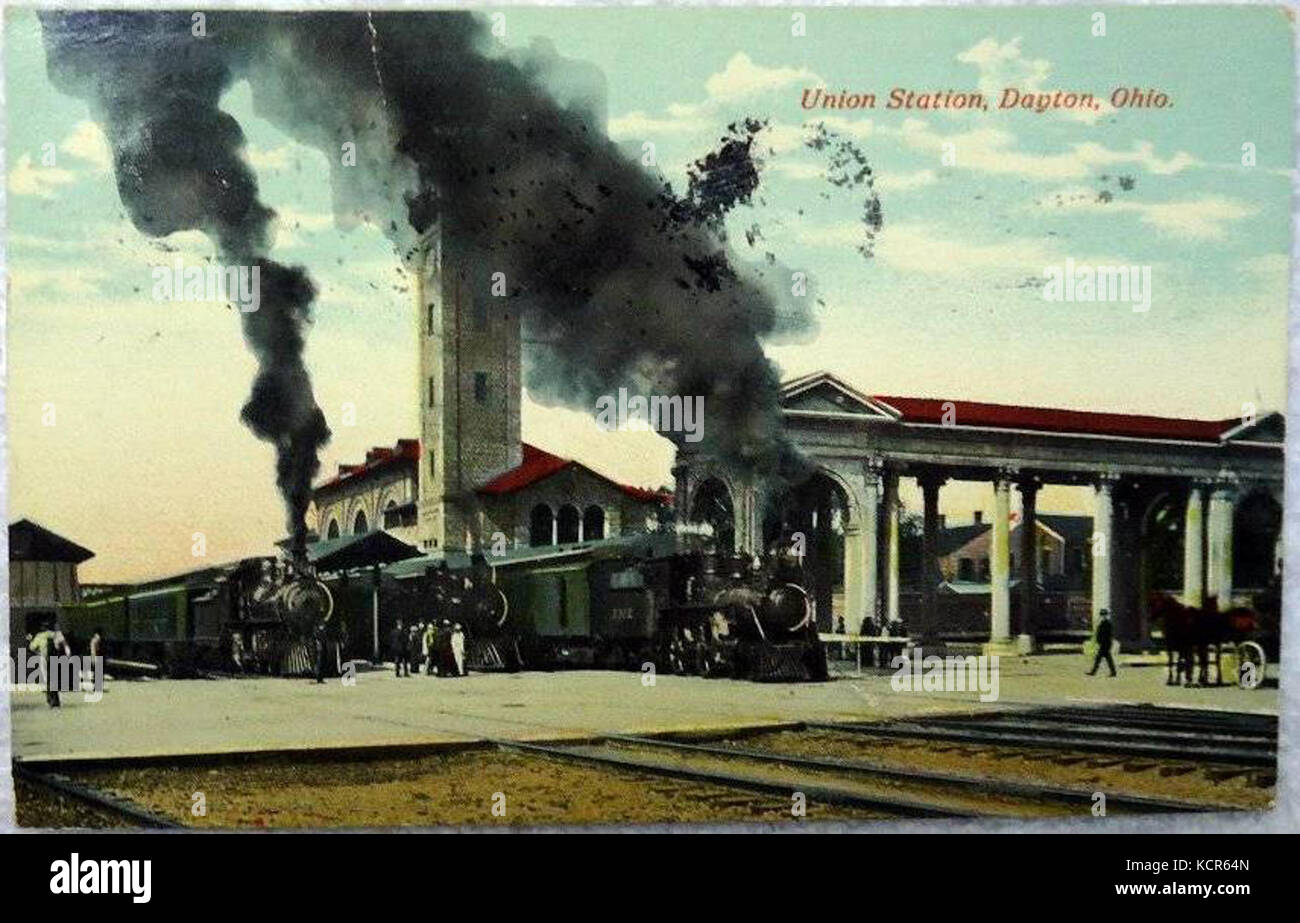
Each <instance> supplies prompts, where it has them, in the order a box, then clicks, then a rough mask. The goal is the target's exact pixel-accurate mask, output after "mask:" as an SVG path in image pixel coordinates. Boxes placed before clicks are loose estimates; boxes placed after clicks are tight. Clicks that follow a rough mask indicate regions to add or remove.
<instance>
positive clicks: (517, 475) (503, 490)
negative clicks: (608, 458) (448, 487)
mask: <svg viewBox="0 0 1300 923" xmlns="http://www.w3.org/2000/svg"><path fill="white" fill-rule="evenodd" d="M523 450H524V459H523V461H522V462H521V463H520V464H519V466H518V467H517V468H511V469H510V470H509V471H506V472H504V473H502V474H499V475H497V476H496V477H494V478H493V479H492V480H490V481H488V482H487V483H486V484H484V485H483V486H482V487H480V488H479V489H478V492H479V493H481V494H489V495H492V496H501V495H503V494H511V493H514V492H515V491H518V490H523V489H524V488H525V487H528V486H529V485H531V484H536V483H537V482H538V481H543V480H545V479H546V478H549V477H550V476H551V475H553V474H556V473H558V472H560V471H563V470H565V469H566V468H578V469H581V470H583V471H585V472H587V473H588V474H590V475H591V476H592V477H596V478H599V479H600V480H602V481H604V482H606V483H607V484H612V485H613V486H615V487H617V488H618V489H619V490H621V491H623V493H625V494H627V495H628V496H629V497H632V498H633V499H635V500H640V501H641V502H643V503H667V502H668V500H669V498H668V497H667V496H666V495H665V494H663V493H661V492H660V491H657V490H647V489H646V488H644V487H632V486H631V485H628V484H620V483H618V482H617V481H615V480H612V479H611V478H607V477H605V475H603V474H601V473H600V472H599V471H593V470H592V469H590V468H588V467H587V466H586V465H584V464H582V463H581V462H577V461H574V460H573V459H571V458H560V456H558V455H552V454H551V453H550V452H547V451H545V450H543V449H539V448H537V446H534V445H529V444H528V443H526V442H525V443H523Z"/></svg>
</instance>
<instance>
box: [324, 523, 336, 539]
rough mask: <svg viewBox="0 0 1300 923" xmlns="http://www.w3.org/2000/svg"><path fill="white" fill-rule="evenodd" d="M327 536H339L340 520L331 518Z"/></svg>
mask: <svg viewBox="0 0 1300 923" xmlns="http://www.w3.org/2000/svg"><path fill="white" fill-rule="evenodd" d="M325 537H326V538H338V537H339V521H338V520H337V519H331V520H330V524H329V528H327V529H326V530H325Z"/></svg>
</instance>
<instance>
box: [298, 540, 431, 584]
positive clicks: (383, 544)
mask: <svg viewBox="0 0 1300 923" xmlns="http://www.w3.org/2000/svg"><path fill="white" fill-rule="evenodd" d="M418 557H420V550H419V549H418V548H416V547H415V546H414V545H408V544H407V543H406V542H403V541H401V540H399V539H396V538H393V536H391V535H389V534H388V533H387V532H383V531H381V530H376V531H374V532H367V533H365V534H364V535H342V536H339V537H338V538H330V539H326V540H325V541H323V542H312V543H311V544H309V545H308V546H307V560H308V561H310V562H311V564H312V565H314V566H315V568H316V569H317V570H318V571H321V572H322V573H336V572H338V571H345V570H355V569H357V568H369V567H375V566H376V565H383V564H392V563H393V562H394V561H405V560H406V559H408V558H418Z"/></svg>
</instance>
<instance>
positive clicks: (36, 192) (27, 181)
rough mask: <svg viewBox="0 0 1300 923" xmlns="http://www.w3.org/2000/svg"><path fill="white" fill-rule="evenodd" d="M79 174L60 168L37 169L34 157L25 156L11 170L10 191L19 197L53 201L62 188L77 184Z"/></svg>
mask: <svg viewBox="0 0 1300 923" xmlns="http://www.w3.org/2000/svg"><path fill="white" fill-rule="evenodd" d="M76 179H77V174H75V173H73V172H72V171H71V170H63V169H60V168H59V167H36V166H33V165H32V155H31V154H23V155H22V156H20V157H19V158H18V161H17V163H15V164H14V165H13V167H12V168H11V169H10V170H9V191H10V192H11V193H13V194H14V195H17V196H36V197H37V198H40V199H53V198H54V193H55V190H57V189H58V188H59V187H60V186H66V185H67V184H68V183H72V182H75V181H76Z"/></svg>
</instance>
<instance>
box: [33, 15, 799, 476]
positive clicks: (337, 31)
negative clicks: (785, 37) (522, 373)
mask: <svg viewBox="0 0 1300 923" xmlns="http://www.w3.org/2000/svg"><path fill="white" fill-rule="evenodd" d="M44 18H45V21H46V28H47V36H48V37H47V43H48V44H49V46H50V48H51V49H52V53H51V70H52V72H58V73H60V74H63V75H65V76H63V77H62V80H61V85H63V86H67V87H68V88H69V89H71V90H72V91H73V92H78V93H80V94H82V95H85V94H86V93H87V90H88V89H89V88H96V89H97V91H98V92H96V93H95V94H94V95H96V96H97V97H98V98H99V105H100V108H101V110H102V111H103V113H104V116H105V118H106V120H107V121H108V122H109V124H110V128H109V130H110V137H112V138H113V140H114V147H115V150H117V149H119V148H126V149H130V147H131V139H132V138H133V137H136V136H137V135H138V131H137V126H139V125H140V124H141V123H147V124H149V125H151V126H152V127H153V128H154V129H155V131H154V133H153V134H152V135H151V137H152V138H153V139H154V140H153V141H152V142H151V143H150V144H148V145H145V153H146V154H147V155H148V157H147V158H145V159H148V158H156V159H160V160H161V162H162V164H163V166H162V167H161V168H159V170H157V171H155V172H158V173H160V175H162V176H166V177H168V178H169V179H170V178H171V177H172V176H174V175H176V174H179V175H180V176H181V177H182V178H184V179H185V180H186V181H187V185H189V186H192V187H193V189H194V192H204V191H206V190H208V189H210V187H211V186H212V185H213V183H214V177H215V176H216V175H217V172H218V171H220V172H221V174H222V175H228V176H229V178H230V181H231V182H232V183H233V184H234V185H235V186H237V187H238V190H239V197H240V199H241V201H242V202H243V203H244V204H243V207H242V208H240V207H234V206H231V207H230V208H228V209H223V208H222V206H221V204H220V203H221V202H222V201H223V200H230V199H231V198H232V197H234V195H235V193H234V192H231V193H230V194H228V195H225V196H221V197H217V198H216V199H215V200H214V201H211V202H206V201H205V202H204V203H203V205H202V206H201V207H199V206H195V205H194V204H192V203H193V202H194V200H195V199H196V198H198V196H196V195H194V194H193V193H192V192H191V193H177V192H174V191H172V186H171V184H170V183H169V184H168V187H167V189H168V191H167V192H166V193H164V192H161V191H158V192H149V191H148V190H146V193H147V194H145V195H144V196H143V198H144V200H145V201H144V202H143V203H141V205H140V206H133V207H132V215H133V218H134V219H135V220H136V222H137V224H138V225H140V226H141V227H142V228H144V229H146V230H148V231H150V232H151V233H153V232H163V233H165V232H166V230H167V229H168V228H171V229H176V228H177V227H180V226H203V227H205V229H208V228H207V226H209V225H215V226H216V227H215V230H216V232H217V233H218V235H219V238H220V239H221V240H222V241H223V247H229V246H235V244H236V243H239V244H240V247H239V252H241V253H243V252H244V251H247V250H253V251H255V252H257V253H259V254H260V252H261V251H260V249H257V248H256V247H252V246H250V245H249V243H248V241H249V238H250V237H252V238H255V239H256V240H257V242H258V243H259V244H260V243H261V235H262V232H263V231H264V230H265V226H266V212H265V209H263V208H262V207H261V206H260V205H258V204H257V202H256V195H255V185H254V184H253V180H252V177H251V175H250V174H249V172H248V169H247V167H246V166H245V165H244V164H243V162H242V161H241V160H239V157H238V142H239V130H238V127H237V126H235V125H234V124H233V122H231V121H230V119H229V117H228V116H225V115H224V114H223V113H221V112H219V111H218V110H217V109H216V103H217V96H218V95H219V91H220V89H221V88H222V87H224V86H226V85H227V84H228V82H229V81H230V80H231V79H232V78H233V79H238V78H246V79H248V81H249V83H250V85H251V87H252V90H253V97H254V105H255V108H256V110H257V112H258V113H259V115H262V116H264V117H266V118H268V119H270V120H271V121H272V122H273V123H275V124H276V125H277V126H279V127H281V128H282V129H284V130H286V131H287V132H289V133H290V134H292V135H293V136H294V137H296V138H298V139H299V140H301V141H302V142H303V143H307V144H311V145H314V146H316V147H318V148H319V149H320V150H321V151H322V152H323V153H324V154H325V156H326V158H327V160H328V161H329V162H330V163H331V181H332V189H333V197H334V211H335V219H336V223H338V224H339V225H340V226H344V227H346V226H348V225H350V224H354V223H356V222H358V221H363V220H370V221H373V222H375V223H376V224H378V225H379V226H380V227H382V228H383V229H384V230H385V232H386V233H387V234H388V235H389V237H390V239H391V240H392V241H393V244H394V247H395V249H396V251H397V252H398V254H399V255H401V256H402V257H403V258H408V259H409V257H410V255H411V254H412V253H414V252H416V251H417V250H418V249H419V245H420V240H421V237H422V235H424V234H426V233H427V232H429V231H430V229H431V228H435V227H436V228H437V229H438V230H439V232H440V233H441V234H442V235H443V237H444V239H450V240H452V241H454V244H455V248H456V251H457V252H459V253H463V254H469V255H470V256H469V257H468V259H469V260H470V261H472V262H473V264H474V265H475V266H476V267H477V268H479V269H481V270H483V271H484V272H487V271H489V270H490V271H491V272H500V273H504V274H505V279H506V283H507V286H508V293H509V296H510V297H509V298H508V299H507V303H508V304H509V305H510V309H517V310H520V311H522V312H523V316H524V320H525V325H526V328H527V330H528V333H529V336H530V338H531V339H533V340H535V341H539V342H541V343H544V344H546V345H544V346H542V347H540V349H541V350H542V351H543V352H544V353H545V355H544V356H542V357H534V358H535V361H533V362H532V363H531V364H530V368H529V378H528V382H527V383H528V386H529V389H530V392H531V393H534V394H536V395H537V396H539V397H540V398H542V399H544V400H553V401H558V402H563V403H566V404H569V405H571V406H575V407H579V408H584V407H585V408H587V409H588V410H592V409H594V406H595V401H596V399H597V398H598V397H600V396H602V395H607V394H612V393H615V392H616V390H617V389H618V388H619V387H620V386H625V387H629V388H630V389H632V390H634V391H638V392H640V393H652V394H666V395H686V396H695V395H702V396H703V397H704V399H705V404H704V409H705V428H704V432H705V441H704V443H703V445H702V446H701V447H702V448H704V449H705V450H707V451H711V452H713V453H715V454H716V455H718V456H720V457H722V458H723V459H725V460H726V461H728V462H730V463H731V464H732V465H734V466H736V467H738V468H741V469H745V470H751V471H756V472H760V473H784V474H787V475H789V474H792V473H794V472H795V471H797V470H798V469H799V468H800V461H799V459H798V458H797V456H796V454H795V453H794V452H793V450H792V449H791V448H790V446H789V444H788V443H787V441H786V439H785V436H784V432H783V429H782V426H781V420H780V413H779V408H778V398H779V376H778V373H777V370H776V369H775V368H774V366H773V365H772V363H771V362H769V361H768V359H767V358H766V357H765V355H764V353H763V349H762V342H763V341H764V340H765V339H766V338H768V337H770V336H773V335H779V334H788V333H789V332H791V331H797V330H800V329H807V328H808V327H809V326H810V324H811V320H810V318H811V311H810V309H809V307H808V301H809V300H810V298H808V297H800V296H798V295H792V294H790V293H791V279H790V278H788V277H785V278H781V277H779V276H778V275H777V273H776V272H775V271H773V269H772V267H770V266H769V267H768V268H767V270H755V269H753V268H750V267H737V266H736V265H735V264H734V261H733V256H732V254H731V251H730V250H729V248H728V246H727V243H726V241H725V239H724V237H723V236H722V234H721V233H720V228H721V224H722V218H723V216H724V214H725V212H726V211H727V210H729V209H730V208H731V207H732V205H734V204H736V203H741V204H743V203H745V202H748V201H749V198H750V196H751V194H752V193H753V190H754V188H755V187H756V183H757V173H756V171H755V170H753V169H752V163H751V161H750V158H749V152H750V146H751V145H750V144H749V143H747V142H746V141H745V134H746V128H748V127H750V126H747V125H742V126H741V127H740V131H739V132H735V131H734V129H735V128H736V126H732V129H733V131H732V132H730V133H729V135H728V136H727V137H724V138H723V139H722V141H723V146H722V148H721V149H720V150H719V152H718V154H717V156H716V157H714V158H713V159H712V160H710V159H709V158H705V159H704V160H702V161H701V162H699V163H697V164H696V167H697V171H696V173H695V174H693V176H692V182H691V184H690V188H689V189H688V190H687V191H686V192H685V193H684V194H683V195H681V196H678V195H676V194H673V192H672V190H665V188H664V187H663V185H662V183H661V182H660V181H659V180H657V179H656V178H655V177H654V176H653V175H652V173H651V171H650V170H648V169H646V166H645V165H644V164H643V163H641V162H638V161H637V160H634V159H632V158H631V157H629V155H628V154H627V153H625V152H624V151H622V150H620V149H619V148H618V147H617V146H616V145H615V144H614V143H613V142H612V141H610V139H609V138H608V137H607V136H606V135H605V132H604V130H603V125H602V123H601V119H600V116H599V115H598V114H597V113H596V112H595V111H594V110H595V109H596V108H597V104H596V102H595V101H596V100H598V99H599V98H600V93H598V92H592V93H589V94H587V96H586V98H585V99H584V97H583V94H582V93H581V92H579V93H576V94H571V96H572V98H571V99H569V100H568V101H567V102H565V103H560V102H557V100H556V97H555V96H554V95H553V94H552V92H551V91H550V88H549V87H548V78H550V77H552V76H553V75H554V74H555V73H556V72H557V70H558V68H557V65H556V60H555V58H554V56H553V53H552V54H551V55H549V56H548V54H547V53H546V52H545V49H542V50H536V49H534V50H531V51H525V52H518V51H515V52H510V53H505V52H502V51H500V50H499V46H497V45H496V44H495V40H494V39H493V38H492V36H491V35H490V34H489V33H488V30H487V28H486V27H485V24H484V22H483V21H482V20H480V19H479V18H477V17H475V16H474V15H472V14H468V13H453V12H438V13H373V14H367V13H318V14H307V13H293V14H274V13H240V12H229V13H209V14H208V17H207V37H206V38H203V39H194V38H191V37H190V34H189V18H188V14H157V13H137V12H120V13H111V14H90V15H89V16H88V15H87V14H55V13H51V14H48V15H46V16H45V17H44ZM178 20H179V21H178ZM87 30H89V33H90V34H86V32H87ZM101 33H107V34H109V35H113V36H123V37H127V38H129V39H130V41H129V48H123V47H122V46H121V45H115V47H114V48H113V49H112V53H106V52H107V51H109V49H107V48H106V47H105V46H104V45H103V44H102V40H101V38H100V34H101ZM187 45H191V46H196V47H193V48H189V49H186V46H187ZM79 66H80V67H79ZM69 73H71V74H73V75H77V76H67V75H69ZM566 75H567V76H572V73H571V72H569V73H567V74H566ZM106 87H107V88H106ZM122 97H125V98H124V99H123V98H122ZM178 97H180V98H184V99H186V100H187V101H190V103H191V104H192V105H193V104H196V103H197V104H200V105H197V106H196V108H197V111H198V112H199V113H202V114H201V115H196V114H194V113H189V114H188V115H186V116H185V117H184V118H181V117H178V116H176V115H174V114H173V112H172V110H173V109H174V108H175V107H174V105H173V104H172V103H169V102H168V100H172V101H175V100H176V99H177V98H178ZM123 108H124V109H126V110H127V118H126V121H127V125H126V126H125V127H118V128H114V127H112V121H113V119H115V118H116V119H118V120H121V119H122V116H121V114H120V113H119V110H120V109H123ZM177 130H179V133H178V134H177V133H176V132H177ZM196 131H197V132H198V134H196ZM750 134H751V135H752V132H750ZM124 136H125V137H124ZM345 145H351V150H352V155H353V157H354V158H355V161H354V162H355V165H350V164H349V163H347V162H345V160H344V159H343V158H341V157H340V151H341V150H343V149H344V146H345ZM195 148H198V149H199V150H201V151H203V152H205V154H204V155H203V156H200V155H199V154H196V153H194V150H195ZM207 158H211V159H212V161H213V162H212V163H209V162H208V160H207ZM124 160H125V158H124V157H123V156H122V155H121V153H119V155H118V163H119V177H121V176H123V175H124V174H125V175H129V173H127V171H126V170H124ZM173 161H176V162H178V163H179V164H181V165H183V166H184V167H185V169H183V170H182V169H179V168H178V167H175V166H172V163H173ZM195 161H198V162H201V163H202V164H203V167H202V168H201V169H200V168H198V164H197V163H196V162H195ZM119 182H120V183H121V181H119ZM223 188H224V187H223ZM134 194H135V188H134V187H133V189H132V190H131V193H130V194H128V192H127V191H125V190H124V192H123V196H124V198H130V197H131V195H134ZM143 211H148V212H149V213H150V214H151V215H153V220H152V221H142V218H141V217H140V215H141V213H142V212H143ZM164 211H170V212H171V214H163V212H164ZM226 211H230V212H232V213H233V219H234V220H231V219H228V218H227V217H226V215H225V212H226ZM181 215H184V216H189V221H190V223H189V224H182V223H181V219H180V217H179V216H181ZM286 271H289V270H286ZM765 272H766V273H768V275H765V274H764V273H765ZM476 275H477V273H476ZM481 295H482V297H487V292H483V293H481ZM489 302H490V303H491V299H489ZM301 307H305V306H300V305H296V304H295V305H293V306H292V307H290V308H289V309H288V311H287V313H288V316H289V317H291V318H294V319H297V318H298V317H299V316H300V315H299V313H298V311H299V309H300V308H301ZM293 329H294V330H295V331H296V330H297V329H298V328H297V326H296V325H294V326H293ZM251 336H252V334H250V338H251ZM288 339H289V340H290V341H291V344H292V346H293V347H294V348H295V349H297V348H298V347H299V346H300V345H301V342H300V340H299V339H298V337H297V336H296V335H295V336H293V337H290V338H288ZM255 348H256V343H255ZM274 358H281V359H286V360H288V361H289V362H290V363H291V364H293V365H294V366H295V367H297V366H300V359H299V358H298V356H297V354H296V353H295V354H293V355H292V356H283V355H281V354H279V353H277V354H276V356H275V357H274ZM298 377H299V376H296V375H289V376H280V377H276V378H274V385H273V386H271V387H268V388H265V389H261V390H259V389H257V388H255V396H256V395H258V394H261V393H262V392H263V391H265V392H266V396H268V397H270V398H273V399H274V400H275V401H277V402H279V403H283V402H284V401H285V399H286V397H287V393H286V389H287V388H288V387H289V386H290V385H292V384H293V383H294V379H295V378H298ZM302 378H304V379H305V376H302ZM308 393H309V392H308ZM305 404H306V406H307V407H310V408H311V409H312V410H314V409H315V408H314V404H312V403H311V401H310V399H308V400H306V402H305ZM295 407H296V408H297V409H302V405H301V404H299V405H295ZM307 416H310V414H308V415H307ZM273 417H274V418H275V419H279V418H280V417H279V415H278V414H276V415H273ZM295 419H298V418H295ZM299 422H301V420H299ZM295 431H296V430H294V429H289V430H288V432H295ZM306 431H307V432H308V433H310V434H312V436H316V435H319V434H320V433H323V425H321V426H319V427H314V426H313V427H308V428H307V429H306ZM665 435H668V436H670V437H672V436H673V434H665ZM313 454H314V453H313ZM299 457H300V456H299V455H298V454H297V453H296V452H294V453H291V460H292V461H296V460H298V459H299ZM289 467H291V468H292V463H290V465H289Z"/></svg>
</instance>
